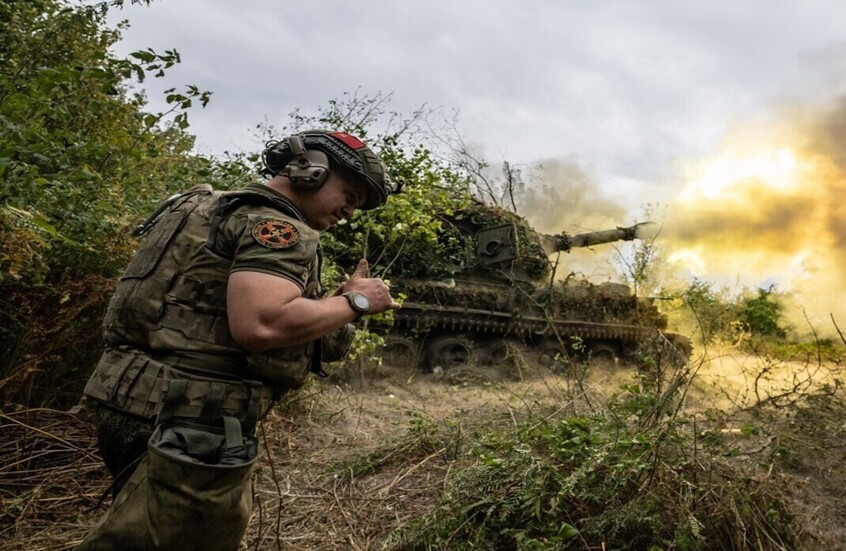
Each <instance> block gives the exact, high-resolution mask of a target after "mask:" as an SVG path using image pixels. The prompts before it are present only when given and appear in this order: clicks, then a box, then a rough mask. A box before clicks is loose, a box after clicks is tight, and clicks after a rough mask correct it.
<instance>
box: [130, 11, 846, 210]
mask: <svg viewBox="0 0 846 551" xmlns="http://www.w3.org/2000/svg"><path fill="white" fill-rule="evenodd" d="M114 16H115V17H120V18H125V19H128V21H129V23H130V25H131V27H130V28H129V29H128V30H127V31H125V32H124V39H123V41H122V42H121V43H120V44H119V45H118V51H119V52H121V53H126V52H128V51H131V50H135V49H140V48H146V47H152V48H154V49H155V50H157V51H163V50H165V49H169V48H176V49H177V50H178V51H179V52H180V53H181V55H182V60H183V61H182V63H181V64H180V65H179V66H178V67H176V68H174V69H172V70H171V71H170V72H169V74H168V76H167V78H166V79H160V80H159V81H156V80H153V79H150V80H148V81H147V82H146V83H145V86H146V87H147V88H148V89H149V91H150V99H151V102H152V104H153V106H156V105H157V102H158V101H159V100H158V97H159V96H158V94H157V93H156V92H155V91H156V90H160V89H163V88H168V87H171V86H180V85H182V84H189V83H190V84H197V85H198V86H200V87H201V88H202V89H206V90H211V91H213V92H214V95H213V98H212V101H211V103H210V104H209V106H208V107H207V108H206V109H205V110H204V111H199V110H195V111H194V112H192V113H191V115H190V116H191V121H192V127H191V129H192V131H193V132H195V133H196V134H197V135H198V137H199V140H198V148H199V150H200V151H202V152H211V153H216V152H221V151H223V150H236V151H253V150H255V149H257V148H258V147H260V144H257V143H255V138H254V137H253V135H252V134H251V131H250V129H251V128H253V127H254V126H255V125H256V124H258V123H260V122H262V121H264V120H265V119H267V120H268V121H269V122H270V123H272V124H275V125H277V126H281V124H283V123H284V122H285V121H286V120H287V114H288V113H289V112H290V111H292V110H293V109H294V108H300V109H301V110H303V111H305V112H312V111H313V110H314V109H316V108H317V107H319V106H321V105H325V104H326V102H327V100H329V99H332V98H337V97H340V96H341V94H342V93H344V92H354V91H355V90H357V89H360V90H361V91H363V92H364V93H376V92H383V93H393V99H392V101H391V105H390V107H391V108H392V109H395V110H398V111H401V112H411V111H412V110H413V109H414V108H415V107H418V106H420V105H423V104H426V105H428V106H430V107H437V108H442V109H444V110H445V111H446V112H449V111H452V110H457V111H458V113H459V121H460V125H461V128H462V131H463V132H464V133H465V134H466V137H467V138H468V139H469V141H470V142H472V143H473V144H476V145H477V147H479V148H480V149H481V150H482V152H483V153H484V155H485V156H486V157H487V158H489V159H490V160H491V161H499V160H502V159H508V160H510V161H512V162H517V163H524V162H525V163H529V162H534V161H537V160H541V159H549V158H565V159H568V160H570V161H575V162H578V163H579V164H581V165H582V166H583V167H584V168H585V169H586V170H588V171H590V173H591V174H593V175H595V176H596V177H597V179H598V180H607V181H608V182H609V185H612V183H614V182H617V184H618V185H619V183H620V182H623V183H626V182H629V183H631V185H632V190H633V191H634V192H635V193H644V192H645V193H647V195H650V194H652V195H651V196H648V197H647V198H648V199H651V200H660V198H661V195H660V193H657V194H656V193H655V192H654V191H650V190H649V188H643V185H644V184H646V183H650V184H651V185H654V186H661V185H668V184H670V183H671V182H672V181H673V180H674V179H675V178H676V177H677V169H678V163H679V162H686V161H689V160H691V159H695V158H696V157H700V156H703V155H708V154H709V153H710V152H711V151H712V150H713V149H714V148H715V147H716V143H717V142H718V141H719V140H720V139H721V137H722V135H723V133H724V132H725V131H726V130H727V128H729V127H730V126H731V125H732V124H734V123H735V121H737V120H738V119H742V118H750V117H753V116H755V115H756V114H759V113H762V112H766V111H768V110H770V109H771V108H772V105H773V104H774V103H776V102H780V101H802V102H815V101H820V99H821V98H824V97H826V96H829V95H831V94H832V93H833V92H836V91H838V90H839V89H840V88H842V87H843V85H844V83H846V3H844V2H842V1H841V0H805V1H801V0H793V1H772V0H758V1H731V2H729V1H705V0H701V1H680V0H660V1H646V0H641V1H622V0H619V1H599V0H597V1H582V0H560V1H555V0H536V1H534V2H530V3H526V2H515V1H513V0H512V1H503V0H484V1H482V0H448V1H446V0H426V1H423V0H406V1H401V0H364V1H357V2H350V1H343V2H342V1H339V0H324V1H321V0H314V1H311V2H299V3H295V2H285V1H273V0H241V1H239V2H234V1H231V0H162V1H154V2H153V3H152V5H151V6H150V7H146V6H139V5H127V6H126V8H125V9H124V10H122V11H117V12H114Z"/></svg>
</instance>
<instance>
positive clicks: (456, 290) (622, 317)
mask: <svg viewBox="0 0 846 551" xmlns="http://www.w3.org/2000/svg"><path fill="white" fill-rule="evenodd" d="M650 226H651V223H649V222H647V223H641V224H635V225H633V226H629V227H617V228H615V229H609V230H602V231H594V232H586V233H579V234H575V235H571V234H566V233H561V234H557V235H543V234H539V233H537V232H535V231H534V230H533V229H532V228H531V227H530V226H529V225H528V223H527V222H526V221H525V220H524V219H523V218H521V217H519V216H517V215H515V214H513V213H511V212H509V211H506V210H504V209H501V208H499V207H492V206H489V205H481V204H477V205H474V206H472V207H471V208H468V209H465V210H463V211H461V212H458V213H455V214H452V215H450V216H449V217H447V218H445V224H444V232H445V235H444V237H445V238H446V237H449V238H451V239H452V240H453V241H457V242H458V243H460V247H459V251H460V252H459V254H458V255H457V257H458V258H459V260H458V262H457V263H456V265H455V266H453V267H452V268H451V269H450V271H449V273H448V274H447V275H446V276H443V275H441V276H439V277H428V276H426V275H425V274H424V275H423V276H422V277H421V276H417V277H413V278H412V277H409V278H404V277H399V278H397V277H394V278H393V279H392V288H393V289H394V290H395V291H396V292H397V293H402V294H403V295H405V297H406V299H405V301H404V303H403V307H402V308H401V309H400V310H398V311H397V312H396V313H395V321H394V326H393V327H392V328H391V330H390V332H389V334H388V338H387V342H388V356H389V357H390V359H391V361H392V362H395V363H402V364H404V365H418V366H420V367H421V368H423V369H424V370H435V371H438V370H441V369H448V368H450V367H455V366H457V365H464V364H488V365H490V364H496V363H498V362H500V361H502V360H503V359H504V358H507V357H509V356H510V355H512V354H511V352H512V351H517V350H520V351H522V353H524V354H527V355H528V356H529V357H530V358H529V359H532V358H534V359H536V360H539V361H540V363H542V364H553V365H554V364H555V363H556V362H560V361H565V362H566V361H568V360H569V359H576V358H581V359H588V360H591V359H597V358H600V357H601V358H602V359H603V361H605V362H610V363H614V364H617V363H618V362H619V361H620V359H621V358H625V357H626V356H627V355H629V354H631V353H632V352H634V351H635V350H636V349H637V347H638V346H639V345H640V344H641V343H643V342H646V341H649V340H650V339H653V338H655V339H664V340H666V341H667V342H668V343H675V344H676V345H679V344H681V348H682V349H683V350H682V351H681V356H683V357H684V358H685V359H686V357H687V354H688V353H689V348H687V347H686V346H685V344H686V339H683V338H681V337H679V336H676V335H670V334H667V333H665V332H664V331H665V329H666V327H667V318H666V316H664V315H662V314H661V313H660V312H659V311H658V309H657V308H656V306H655V304H654V301H653V300H652V299H649V298H642V297H635V296H634V295H633V294H632V292H631V290H630V289H629V287H628V286H626V285H622V284H614V283H604V284H598V285H597V284H592V283H588V282H587V281H586V280H584V279H583V278H578V277H574V276H573V275H572V274H571V276H570V277H568V278H567V279H566V280H564V281H555V278H554V277H553V263H552V262H551V261H550V255H551V254H553V253H555V252H569V251H571V250H572V249H576V248H583V247H592V246H594V245H601V244H606V243H611V242H616V241H629V240H633V239H638V238H642V237H644V236H645V235H648V234H649V229H650ZM559 260H560V259H559Z"/></svg>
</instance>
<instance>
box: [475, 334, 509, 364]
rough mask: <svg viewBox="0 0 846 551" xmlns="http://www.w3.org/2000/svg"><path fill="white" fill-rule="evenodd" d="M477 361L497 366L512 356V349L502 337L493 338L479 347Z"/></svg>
mask: <svg viewBox="0 0 846 551" xmlns="http://www.w3.org/2000/svg"><path fill="white" fill-rule="evenodd" d="M478 355H479V361H480V363H482V364H483V365H489V366H499V365H504V364H506V363H507V362H508V361H509V360H510V359H511V358H512V351H511V349H510V347H509V346H508V343H507V342H506V341H505V340H503V339H493V340H490V341H487V342H485V343H483V344H482V345H481V346H480V347H479V354H478Z"/></svg>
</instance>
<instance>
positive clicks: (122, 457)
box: [94, 404, 155, 497]
mask: <svg viewBox="0 0 846 551" xmlns="http://www.w3.org/2000/svg"><path fill="white" fill-rule="evenodd" d="M94 415H95V416H94V423H95V425H96V427H97V447H98V448H99V449H100V456H101V457H102V458H103V462H104V463H105V464H106V468H107V469H109V472H110V473H111V474H112V479H113V480H114V482H113V483H112V497H114V496H117V494H118V492H120V490H121V488H123V485H124V484H126V481H127V480H129V477H130V475H132V471H133V470H134V468H135V467H137V466H138V462H139V461H140V460H141V457H142V456H143V455H144V454H145V453H147V441H148V440H149V439H150V436H151V435H152V434H153V429H154V428H155V426H154V425H155V423H154V421H153V420H152V419H149V420H148V419H142V418H141V417H138V416H136V415H132V414H129V413H125V412H123V411H119V410H116V409H112V408H110V407H108V406H105V405H102V404H98V405H97V411H96V413H95V414H94Z"/></svg>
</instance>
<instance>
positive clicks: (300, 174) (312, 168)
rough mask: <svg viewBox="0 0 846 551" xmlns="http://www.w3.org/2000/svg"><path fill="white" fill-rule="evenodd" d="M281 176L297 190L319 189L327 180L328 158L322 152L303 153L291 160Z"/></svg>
mask: <svg viewBox="0 0 846 551" xmlns="http://www.w3.org/2000/svg"><path fill="white" fill-rule="evenodd" d="M281 174H285V175H286V176H287V177H288V179H289V180H291V183H292V184H293V185H294V187H297V188H299V189H315V188H319V187H320V186H322V185H323V184H324V183H325V182H326V179H327V178H329V157H328V156H327V155H326V154H325V153H323V152H322V151H316V150H311V151H304V152H303V153H302V154H301V155H297V156H295V157H294V158H293V159H291V161H290V162H289V163H288V164H287V165H285V168H284V169H283V170H282V172H281Z"/></svg>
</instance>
